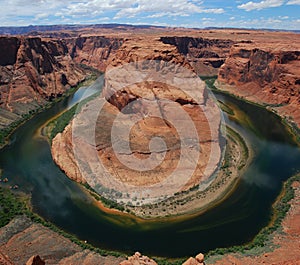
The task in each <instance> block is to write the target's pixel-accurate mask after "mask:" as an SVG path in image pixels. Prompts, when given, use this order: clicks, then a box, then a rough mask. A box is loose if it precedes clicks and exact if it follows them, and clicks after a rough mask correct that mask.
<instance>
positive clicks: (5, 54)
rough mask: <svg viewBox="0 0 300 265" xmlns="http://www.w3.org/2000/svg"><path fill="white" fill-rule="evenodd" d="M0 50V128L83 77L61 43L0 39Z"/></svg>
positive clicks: (39, 39) (58, 41)
mask: <svg viewBox="0 0 300 265" xmlns="http://www.w3.org/2000/svg"><path fill="white" fill-rule="evenodd" d="M0 47H1V49H0V50H1V52H0V53H1V54H0V108H1V109H0V117H1V119H0V126H1V127H3V126H6V125H8V124H9V123H11V122H12V120H16V119H18V118H19V117H20V116H21V115H22V114H26V113H28V112H29V111H30V110H34V109H36V108H38V107H39V106H41V105H44V104H45V102H46V101H49V100H51V99H53V98H55V97H57V96H60V95H62V94H63V93H64V92H66V90H67V89H69V88H70V87H71V86H75V85H76V84H78V82H80V81H82V80H83V79H84V78H85V76H86V74H85V73H84V72H83V71H82V70H81V69H80V68H78V67H77V66H76V65H75V64H74V62H73V61H72V58H71V57H70V55H69V54H68V48H67V46H66V43H65V42H64V41H61V40H45V39H41V38H25V37H19V38H16V37H12V38H7V37H0ZM11 113H14V114H15V115H13V114H11Z"/></svg>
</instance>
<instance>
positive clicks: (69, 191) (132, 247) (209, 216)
mask: <svg viewBox="0 0 300 265" xmlns="http://www.w3.org/2000/svg"><path fill="white" fill-rule="evenodd" d="M95 89H96V90H97V89H98V90H99V89H101V87H100V85H94V87H93V88H92V89H91V90H92V91H95ZM84 90H86V88H81V89H79V90H78V91H77V92H76V93H75V94H74V95H73V96H70V97H69V98H65V99H64V100H62V101H61V102H58V103H56V104H55V105H54V106H53V107H52V108H50V109H48V110H46V111H44V112H43V113H40V114H38V115H36V116H35V117H33V118H32V119H31V120H29V121H27V122H26V123H25V124H23V125H22V126H20V127H19V128H18V129H17V130H16V131H15V133H14V134H13V135H12V138H11V139H12V140H11V143H10V145H8V146H6V147H5V148H3V149H2V150H1V151H0V166H1V168H2V169H3V178H4V177H7V178H8V179H9V183H8V184H6V185H14V184H17V185H19V186H20V189H21V190H22V191H25V192H26V193H30V194H31V196H32V205H33V210H34V212H36V213H38V214H39V215H41V216H42V217H43V218H44V219H46V220H49V221H51V222H52V223H54V224H55V225H57V226H58V227H60V228H61V229H63V230H65V231H66V232H69V233H71V234H74V235H76V236H77V237H78V238H80V239H82V240H87V241H88V242H89V243H91V244H93V245H94V246H97V247H100V248H103V249H108V250H118V251H122V252H128V253H132V252H134V251H141V252H142V253H143V254H147V255H155V256H167V257H183V256H194V255H195V254H196V253H198V252H200V251H201V252H206V251H208V250H211V249H214V248H216V247H227V246H232V245H236V244H243V243H245V242H248V241H249V240H251V239H252V238H253V237H254V236H255V235H256V234H257V233H258V232H259V230H260V229H261V228H262V227H264V226H266V225H267V224H268V222H269V220H270V216H271V206H272V203H273V202H274V201H275V199H276V197H277V196H278V194H279V193H280V190H281V188H282V183H283V181H285V180H287V179H288V178H289V177H290V176H292V175H294V174H295V173H297V172H299V170H300V150H299V148H298V147H297V146H296V144H295V142H294V141H293V138H292V136H291V135H290V133H289V131H288V129H287V128H286V127H285V126H284V125H283V124H282V122H281V119H280V118H279V117H277V116H276V115H274V114H273V113H271V112H269V111H267V110H265V109H263V108H260V107H258V106H255V105H251V104H248V103H245V102H243V101H240V100H237V99H235V98H232V97H230V96H228V95H225V94H220V93H218V94H216V97H217V98H218V99H219V100H221V101H222V102H224V103H225V104H226V105H227V106H229V107H230V108H232V109H233V110H234V111H235V112H236V113H237V114H238V117H239V118H238V119H233V118H232V117H226V122H227V123H228V124H229V125H230V126H231V127H234V128H235V129H236V130H238V131H239V133H240V134H241V135H242V136H243V137H244V138H245V139H247V141H248V142H249V143H250V144H251V146H252V148H253V150H254V152H255V158H254V160H253V162H252V163H251V164H250V166H249V168H248V169H247V170H246V172H245V173H244V175H243V176H242V177H241V180H240V182H239V185H238V187H237V188H236V190H235V191H234V192H233V193H232V195H231V196H230V197H229V198H228V199H226V200H225V201H224V202H222V204H220V205H219V206H217V207H215V208H213V209H211V210H209V211H207V212H206V213H204V214H202V215H199V216H196V217H195V216H194V217H192V218H190V219H186V220H182V221H177V222H170V221H169V222H166V221H155V222H153V221H152V222H139V221H137V219H136V218H134V217H129V216H122V215H113V214H108V213H105V212H103V211H101V210H100V209H98V208H97V207H96V206H94V204H93V203H92V201H91V199H90V198H89V197H88V196H87V195H86V194H85V192H83V191H82V189H81V187H80V186H79V185H78V184H76V183H74V182H72V181H71V180H69V179H68V178H67V177H66V176H65V174H64V173H63V172H61V171H60V169H59V168H58V167H57V166H56V165H55V164H54V162H53V160H52V158H51V153H50V146H49V144H48V142H47V141H46V140H45V139H44V138H41V137H38V136H37V131H38V130H39V129H40V127H41V126H42V125H43V124H44V123H45V122H46V121H47V120H49V119H50V118H51V117H53V116H55V115H57V114H58V113H60V112H61V111H63V110H65V109H66V108H68V107H70V106H72V105H73V104H75V103H76V102H77V101H78V100H79V98H80V96H81V95H82V93H83V92H84ZM1 185H4V184H1Z"/></svg>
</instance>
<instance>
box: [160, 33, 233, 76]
mask: <svg viewBox="0 0 300 265" xmlns="http://www.w3.org/2000/svg"><path fill="white" fill-rule="evenodd" d="M161 41H162V42H163V43H167V44H171V45H174V46H176V47H177V48H178V51H179V52H180V53H182V54H183V55H185V56H186V58H187V60H188V61H189V62H190V63H191V65H192V66H193V67H194V68H195V70H196V72H197V73H198V74H199V75H201V76H212V75H217V74H218V70H219V68H220V67H221V65H223V63H224V62H225V60H226V58H227V57H228V55H229V51H230V47H231V46H232V45H233V44H234V41H233V40H230V39H227V40H226V39H208V38H197V37H179V36H178V37H162V38H161Z"/></svg>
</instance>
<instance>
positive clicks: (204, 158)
mask: <svg viewBox="0 0 300 265" xmlns="http://www.w3.org/2000/svg"><path fill="white" fill-rule="evenodd" d="M153 69H154V70H153ZM142 77H143V78H142ZM176 82H178V83H176ZM204 87H205V84H204V82H202V81H201V80H200V79H199V78H198V77H197V75H196V74H195V72H194V69H193V68H192V66H191V65H190V64H189V63H188V62H187V60H186V59H185V57H184V56H183V55H181V54H180V53H179V52H178V50H177V48H176V47H175V46H172V45H168V44H164V43H162V42H161V41H159V39H156V38H141V39H134V40H128V41H126V42H125V43H124V44H123V45H122V46H121V47H120V49H119V50H118V51H117V52H116V54H115V56H114V57H111V59H110V61H109V65H108V67H107V70H106V74H105V86H104V88H103V91H102V96H103V97H104V99H103V98H98V99H95V100H93V101H91V102H89V103H88V104H87V106H86V107H84V108H83V109H82V110H81V112H80V113H79V114H78V115H77V116H76V117H75V119H74V121H73V125H72V126H73V128H72V129H73V135H72V137H73V139H72V141H71V139H70V137H71V128H70V127H67V128H66V129H65V131H64V132H63V134H59V135H58V136H57V137H55V139H54V140H53V145H52V154H53V157H54V160H55V162H56V163H57V164H58V165H59V166H60V167H61V168H62V169H63V170H64V171H65V172H66V174H67V175H68V176H69V177H70V178H72V179H74V180H76V181H80V182H85V179H86V178H87V177H88V178H89V179H88V183H89V184H90V185H91V183H93V185H92V186H93V188H95V187H96V190H97V187H98V188H99V189H101V188H102V187H103V186H104V187H109V188H110V189H111V190H117V191H121V192H122V194H130V195H131V194H133V193H134V192H133V191H135V193H138V192H136V191H137V189H139V188H141V189H145V187H150V186H151V191H148V190H147V192H149V194H150V193H151V192H153V193H151V195H149V194H148V193H147V195H143V193H142V192H140V193H138V195H137V196H146V197H147V196H148V197H147V198H148V199H149V200H150V198H152V197H155V198H159V197H161V196H165V195H170V194H172V195H173V194H174V193H176V192H178V191H180V190H186V189H189V188H191V187H192V186H194V185H197V184H198V183H199V182H200V181H205V180H207V179H208V178H209V177H210V175H211V174H212V173H213V172H214V170H215V169H216V168H217V166H218V163H219V160H220V155H221V150H220V146H219V143H218V132H219V123H220V117H219V116H218V114H219V110H218V109H217V110H216V112H215V113H211V115H214V116H210V117H209V118H211V120H210V121H212V120H213V124H209V121H208V117H207V116H206V115H207V114H206V113H205V112H204V111H203V109H205V108H210V109H214V107H216V106H213V102H212V101H211V100H209V99H208V95H207V94H206V90H205V89H204ZM201 89H202V90H201ZM197 91H200V93H198V94H199V95H196V94H197ZM101 102H104V105H103V107H102V111H101V112H99V106H100V105H101V104H102V103H101ZM95 115H96V116H95ZM92 117H96V118H92ZM187 117H188V118H187ZM93 119H95V121H94V123H91V120H92V121H93ZM133 121H135V122H133ZM74 124H75V125H74ZM189 126H192V127H191V128H190V127H189ZM77 127H79V128H82V130H83V131H82V133H81V134H80V129H78V128H77ZM212 128H214V129H212ZM114 130H115V132H116V133H113V132H114ZM74 131H75V133H74ZM127 131H128V133H129V134H128V135H127V134H126V132H127ZM93 134H95V135H94V136H93ZM89 135H90V136H91V137H90V138H88V136H89ZM155 137H156V138H158V137H159V138H161V139H163V141H164V145H162V144H160V142H151V141H152V138H155ZM128 142H129V143H128ZM127 144H128V148H127V149H126V146H127ZM72 149H73V150H75V153H76V154H75V155H76V157H77V161H80V163H79V167H80V173H81V176H82V177H80V176H79V174H78V172H79V171H78V164H76V163H75V161H74V157H75V155H74V154H72V155H70V154H69V152H70V150H72ZM211 153H213V154H214V155H213V156H210V154H211ZM97 159H99V160H97ZM82 161H85V162H86V163H85V164H82ZM154 161H155V162H154ZM156 161H159V163H157V164H156ZM100 164H101V165H102V166H104V168H105V171H103V168H102V167H101V166H99V165H100ZM208 164H209V166H208ZM124 165H125V166H124ZM139 165H141V166H140V168H139ZM147 169H149V170H147ZM173 172H175V173H174V174H173ZM107 174H110V175H113V176H114V178H115V179H116V180H117V181H115V182H113V183H112V180H111V178H107V177H106V176H107ZM170 175H171V176H172V178H171V179H170V180H169V178H168V176H170ZM102 176H105V177H102ZM185 177H189V178H187V179H186V178H185ZM98 181H99V182H98ZM100 181H101V182H100ZM181 182H182V183H181ZM161 183H164V185H165V186H164V188H163V189H162V188H161ZM178 183H180V184H178ZM111 185H113V186H111ZM178 185H180V187H178ZM161 193H163V194H161ZM110 196H112V194H110ZM127 196H128V195H127ZM110 198H112V197H110ZM122 198H123V197H122ZM114 199H115V198H114ZM124 199H126V198H124ZM127 199H128V198H127ZM138 199H141V200H143V199H144V197H143V198H138Z"/></svg>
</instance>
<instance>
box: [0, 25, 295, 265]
mask: <svg viewBox="0 0 300 265" xmlns="http://www.w3.org/2000/svg"><path fill="white" fill-rule="evenodd" d="M121 29H122V30H121ZM150 33H151V34H150ZM0 47H1V49H0V75H1V76H0V106H1V107H0V128H2V129H3V128H6V127H7V126H9V125H10V124H12V123H13V122H16V121H18V120H20V119H22V117H23V116H24V115H25V114H31V113H34V112H35V111H36V110H38V109H39V108H41V107H43V106H44V105H45V104H47V103H49V102H50V103H51V102H52V101H54V100H55V99H56V98H59V97H61V96H63V94H64V93H66V92H67V91H68V90H70V89H71V88H72V87H75V86H76V85H78V84H79V83H81V82H82V81H83V80H85V79H87V78H89V76H90V75H91V74H92V73H97V74H99V73H100V72H105V71H107V72H108V71H109V69H110V68H111V67H120V66H122V64H124V63H131V62H137V61H139V60H140V59H146V60H150V61H151V60H152V61H153V60H156V59H160V60H164V59H166V58H167V61H173V62H176V63H179V64H180V65H183V66H185V67H187V68H188V69H190V71H192V72H193V73H195V74H197V75H200V76H203V77H208V76H211V77H214V76H217V80H216V83H215V86H216V87H217V88H218V89H220V90H224V91H227V92H229V93H231V94H233V95H235V96H237V97H241V98H245V99H247V100H249V101H251V102H254V103H258V104H260V105H263V106H266V107H267V108H269V109H271V110H273V111H274V112H276V113H278V114H279V115H280V116H281V117H282V118H284V119H286V120H287V121H288V122H289V123H291V124H292V125H293V124H294V125H295V127H294V128H299V126H300V112H299V105H300V72H299V69H300V67H299V66H300V64H299V62H300V35H299V34H295V33H290V32H267V31H250V30H231V29H228V30H225V29H224V30H197V29H190V30H188V29H168V28H165V29H164V28H146V29H143V28H131V27H126V26H122V27H117V28H113V29H110V28H105V29H103V28H93V29H92V32H91V29H89V28H80V29H78V30H64V29H63V30H61V31H57V32H55V31H53V32H51V31H49V32H34V33H27V35H26V36H25V35H23V36H2V37H0ZM113 85H114V83H113V82H112V83H111V86H110V84H109V82H107V83H106V84H105V87H104V90H103V92H102V96H103V97H104V98H105V99H106V103H107V104H106V106H105V108H104V110H105V112H103V116H102V118H101V119H99V120H98V121H97V122H98V123H99V124H98V125H97V126H100V124H103V123H104V124H111V119H112V117H115V116H117V115H119V114H120V109H122V107H124V106H125V105H126V104H128V103H130V102H131V100H132V99H137V98H140V97H141V96H143V95H144V94H145V93H146V92H145V91H147V90H146V89H145V87H146V86H145V84H144V85H140V86H135V87H129V88H128V87H127V88H125V89H123V90H122V91H121V92H120V94H118V93H115V91H112V90H111V88H112V87H113ZM152 85H154V87H155V86H156V87H157V84H155V83H154V84H152ZM146 88H147V87H146ZM168 89H169V90H170V91H171V92H170V93H169V91H168ZM166 91H168V92H166ZM147 96H148V97H149V98H153V97H157V98H159V97H166V96H167V98H168V99H170V100H173V101H175V102H176V104H178V105H182V106H183V107H184V108H186V109H187V111H190V114H191V116H193V115H194V118H195V116H196V114H193V113H192V111H191V110H190V108H189V107H190V106H189V107H188V106H187V105H191V106H192V107H193V106H194V102H193V101H192V100H191V99H190V98H188V97H187V96H186V95H182V94H181V93H180V92H178V91H176V89H174V88H167V89H166V88H165V87H164V88H163V89H159V88H158V89H157V94H155V93H153V94H151V95H150V96H149V95H147ZM95 107H97V105H95ZM133 108H135V109H139V110H143V111H144V114H147V113H148V112H149V111H151V106H150V105H145V104H141V105H138V106H137V105H136V106H133ZM83 111H84V110H83ZM164 111H165V112H171V110H168V109H165V110H164ZM198 114H199V113H198ZM200 117H201V116H200ZM79 118H81V122H85V120H84V112H82V114H81V116H80V114H79ZM200 121H201V122H205V119H204V118H203V117H201V118H200ZM154 125H155V126H156V127H157V128H159V129H158V131H159V132H164V133H165V135H164V137H165V138H168V139H169V140H170V143H169V145H173V146H176V141H177V140H176V133H175V130H174V128H172V127H170V126H167V125H166V124H164V123H162V122H161V121H160V120H150V119H148V120H147V121H146V122H144V123H142V124H140V125H139V126H141V127H143V128H144V129H146V131H147V129H148V130H149V128H152V127H153V126H154ZM138 131H139V128H136V131H134V132H133V133H134V134H135V137H134V138H135V139H137V140H136V142H134V144H135V148H136V151H137V152H136V153H138V155H139V156H143V155H144V153H147V152H148V150H144V146H145V143H144V142H141V141H139V140H140V138H139V137H140V135H139V134H138ZM150 132H151V133H153V131H151V130H150V131H149V133H150ZM98 133H99V134H98V142H97V143H96V147H97V152H98V154H99V156H100V158H101V159H102V161H106V162H105V163H109V164H113V165H114V168H119V164H118V163H119V162H118V159H117V158H116V157H113V156H112V153H110V150H109V148H110V147H111V146H107V143H108V141H107V139H108V132H106V131H101V132H100V131H99V132H98ZM170 135H173V136H174V135H175V136H174V137H173V138H172V137H169V136H170ZM202 139H204V141H203V142H207V141H211V140H212V139H208V138H207V134H205V133H204V134H203V135H202ZM172 141H173V142H172ZM73 144H74V143H73V142H72V128H71V125H68V126H67V127H66V129H65V131H64V132H63V133H62V134H58V136H57V137H56V138H54V140H53V143H52V154H53V158H54V161H55V162H56V163H57V164H59V165H60V166H61V168H62V169H63V170H64V171H65V172H67V175H68V176H69V177H70V178H71V179H73V180H75V181H77V182H80V183H85V179H84V178H83V177H82V174H81V172H80V169H79V168H78V166H77V164H76V162H75V157H74V155H73V152H72V150H73V147H74V146H73ZM78 146H79V147H80V142H79V144H78ZM202 148H203V149H204V150H206V152H208V153H209V152H210V150H209V148H211V147H208V145H206V144H205V143H204V144H203V146H202ZM146 151H147V152H146ZM156 151H157V150H156ZM175 151H176V150H175ZM214 151H217V154H218V156H217V160H218V157H219V152H220V150H218V148H217V147H214ZM86 155H88V153H86ZM130 155H133V154H130ZM134 155H136V154H134ZM147 155H148V153H147ZM175 155H176V154H175ZM172 162H173V161H172V158H170V159H169V161H167V164H166V165H165V168H174V167H175V165H173V164H172ZM216 164H217V162H215V163H214V167H215V166H216ZM161 170H162V169H160V171H161ZM199 171H203V170H202V169H201V166H200V167H199ZM121 173H122V172H121ZM123 173H124V174H120V175H119V177H120V179H121V180H122V181H125V182H126V181H127V182H128V183H130V181H134V182H133V184H137V185H142V184H145V183H144V182H143V181H144V180H145V179H148V180H149V179H151V181H152V180H153V176H147V178H145V179H144V180H141V179H139V178H138V176H136V177H134V178H130V179H127V178H126V175H127V173H128V172H123ZM131 173H132V172H131ZM166 173H167V171H166ZM198 175H199V174H198ZM162 177H163V175H162ZM201 177H203V176H202V175H201ZM140 181H142V182H140ZM196 181H199V179H196ZM196 181H195V179H194V180H193V181H192V182H191V183H188V184H187V185H186V187H185V188H184V189H189V188H191V187H193V184H194V183H195V182H196ZM130 184H132V183H130ZM148 184H153V183H152V182H149V183H148ZM294 186H295V187H294V188H295V191H296V196H295V198H294V200H293V201H292V209H291V210H290V211H289V214H288V215H287V217H286V218H285V220H284V222H283V228H284V234H283V235H281V234H275V235H274V241H275V243H277V244H278V245H279V246H280V247H279V248H278V249H276V250H274V251H273V252H268V253H265V254H264V255H260V256H256V257H251V256H249V257H240V256H238V255H235V254H232V255H230V256H228V255H227V256H224V257H223V259H222V260H221V261H217V262H216V263H215V261H212V262H210V261H209V263H207V264H263V263H268V262H272V263H274V264H299V263H298V262H299V260H300V257H299V254H298V252H297V251H292V252H291V251H290V250H291V249H294V250H297V249H299V235H300V233H299V229H297V227H299V226H297V224H298V223H299V197H300V195H299V183H294ZM14 222H17V224H15V223H12V224H10V226H12V227H20V229H21V230H22V231H21V230H20V231H15V232H14V234H9V236H8V235H7V233H11V232H10V231H11V228H10V226H8V227H4V228H1V230H0V236H1V240H2V241H1V246H0V254H1V255H2V256H3V260H7V263H6V264H24V263H25V262H26V261H27V260H28V259H29V258H30V257H31V256H32V255H35V254H39V255H40V256H41V257H42V258H43V259H44V260H46V264H75V263H74V262H75V261H76V262H77V261H78V260H80V262H82V263H81V264H94V263H95V262H96V261H97V262H104V263H103V264H118V263H119V262H121V260H122V259H120V258H118V259H117V258H116V259H115V258H112V260H109V258H108V259H107V260H104V258H103V257H101V256H100V255H96V254H94V253H92V252H89V251H83V250H82V249H81V248H79V247H78V246H76V245H75V244H74V245H73V244H71V243H70V242H65V240H66V239H64V238H63V237H58V235H56V234H55V233H54V232H52V231H50V230H47V231H46V228H44V227H42V226H39V225H37V224H34V223H31V221H29V220H19V219H16V220H14ZM20 222H21V225H20ZM7 231H8V232H7ZM40 233H42V234H44V235H45V236H43V235H42V236H40ZM52 233H53V234H52ZM36 234H38V236H37V240H35V239H34V237H33V235H36ZM26 236H28V237H26ZM49 237H51V238H55V240H53V242H52V241H49V242H47V244H48V245H49V249H51V251H52V252H51V253H50V252H49V249H48V248H47V249H40V245H41V244H40V243H41V242H43V244H46V243H45V240H46V239H45V238H49ZM56 237H57V238H56ZM52 243H53V244H52ZM51 244H52V245H51ZM60 244H62V246H63V247H64V248H66V250H65V252H63V253H61V252H59V250H58V249H57V248H56V245H57V246H60ZM24 245H28V246H30V247H27V248H26V249H27V250H28V253H26V259H25V256H24V257H23V259H22V260H18V257H19V256H21V254H20V253H21V252H20V253H18V252H16V253H15V252H14V251H15V250H16V249H22V246H24ZM31 245H33V247H31ZM20 251H21V250H20ZM199 251H201V249H199ZM289 254H290V255H289ZM1 255H0V263H1V258H2V256H1ZM189 260H190V261H189V262H190V263H187V262H188V261H187V262H186V263H184V264H198V263H200V262H198V261H197V259H194V258H190V259H189ZM9 262H10V263H9ZM93 262H94V263H93ZM201 262H202V261H201ZM4 264H5V263H4ZM78 264H79V263H78ZM121 264H155V262H154V261H153V260H151V259H148V258H147V257H144V256H141V255H140V254H139V253H138V254H136V255H135V256H133V257H132V258H129V259H128V260H127V261H124V262H123V263H121Z"/></svg>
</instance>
